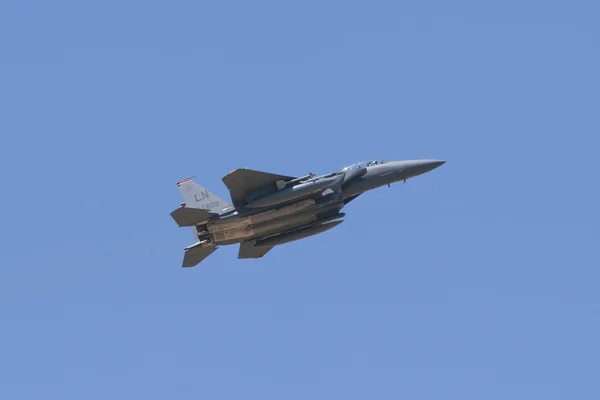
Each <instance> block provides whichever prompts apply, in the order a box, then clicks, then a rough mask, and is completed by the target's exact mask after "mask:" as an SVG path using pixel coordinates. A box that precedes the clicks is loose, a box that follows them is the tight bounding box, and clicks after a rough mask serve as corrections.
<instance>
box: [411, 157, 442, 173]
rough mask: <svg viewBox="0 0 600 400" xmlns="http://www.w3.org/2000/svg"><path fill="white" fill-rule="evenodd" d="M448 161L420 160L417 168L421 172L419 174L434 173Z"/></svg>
mask: <svg viewBox="0 0 600 400" xmlns="http://www.w3.org/2000/svg"><path fill="white" fill-rule="evenodd" d="M445 162H446V161H441V160H420V161H417V162H416V165H415V167H416V168H417V169H418V170H419V173H421V174H424V173H425V172H429V171H432V170H434V169H436V168H437V167H439V166H441V165H443V164H444V163H445Z"/></svg>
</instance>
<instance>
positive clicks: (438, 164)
mask: <svg viewBox="0 0 600 400" xmlns="http://www.w3.org/2000/svg"><path fill="white" fill-rule="evenodd" d="M445 163H446V161H441V160H430V161H429V162H428V163H427V165H428V167H429V168H430V169H429V171H431V170H434V169H436V168H437V167H441V166H442V165H444V164H445Z"/></svg>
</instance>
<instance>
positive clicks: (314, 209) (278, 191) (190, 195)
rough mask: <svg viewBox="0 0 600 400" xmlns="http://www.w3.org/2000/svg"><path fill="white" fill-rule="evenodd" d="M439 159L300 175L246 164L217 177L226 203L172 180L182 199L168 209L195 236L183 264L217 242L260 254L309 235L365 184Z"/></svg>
mask: <svg viewBox="0 0 600 400" xmlns="http://www.w3.org/2000/svg"><path fill="white" fill-rule="evenodd" d="M444 163H445V161H439V160H410V161H385V160H374V161H363V162H359V163H356V164H352V165H349V166H347V167H345V168H343V169H342V170H340V171H337V172H333V173H330V174H326V175H321V176H316V175H315V174H313V173H309V174H308V175H305V176H301V177H294V176H285V175H278V174H271V173H268V172H261V171H255V170H252V169H247V168H239V169H236V170H233V171H231V172H230V173H228V174H227V175H225V176H224V177H223V179H222V180H223V183H224V184H225V186H227V188H228V189H229V194H230V196H231V203H229V202H227V201H225V200H223V199H221V198H220V197H218V196H217V195H215V194H213V193H211V192H209V191H208V190H207V189H205V188H204V187H202V186H200V185H199V184H197V183H196V182H194V181H193V180H192V178H187V179H184V180H181V181H179V182H177V186H178V187H179V190H180V192H181V194H182V196H183V200H184V202H183V203H181V204H180V207H179V208H178V209H176V210H175V211H173V212H172V213H171V217H172V218H173V219H174V220H175V222H176V223H177V225H179V227H191V228H192V230H193V234H194V238H195V239H196V242H195V243H194V244H192V245H191V246H188V247H186V248H185V249H184V250H185V254H184V257H183V264H182V266H183V267H193V266H195V265H198V264H199V263H200V262H202V261H203V260H204V259H205V258H207V257H208V256H209V255H211V254H212V253H213V252H214V251H215V250H216V249H217V248H218V247H219V246H221V245H229V244H235V243H239V244H240V247H239V253H238V258H260V257H263V256H264V255H265V254H267V253H268V252H269V251H270V250H271V249H272V248H273V247H275V246H279V245H282V244H284V243H289V242H292V241H295V240H299V239H303V238H306V237H309V236H313V235H316V234H319V233H322V232H325V231H328V230H329V229H332V228H334V227H336V226H338V225H339V224H341V223H342V222H343V220H342V219H341V218H343V217H344V216H345V214H344V213H343V212H340V211H341V209H342V208H343V207H344V206H345V205H346V204H348V203H349V202H351V201H352V200H354V199H355V198H357V197H358V196H360V195H361V194H362V193H364V192H367V191H369V190H372V189H375V188H378V187H381V186H385V185H388V186H389V185H390V184H392V183H395V182H400V181H406V180H407V179H409V178H413V177H415V176H417V175H421V174H424V173H426V172H429V171H431V170H433V169H435V168H437V167H439V166H440V165H442V164H444Z"/></svg>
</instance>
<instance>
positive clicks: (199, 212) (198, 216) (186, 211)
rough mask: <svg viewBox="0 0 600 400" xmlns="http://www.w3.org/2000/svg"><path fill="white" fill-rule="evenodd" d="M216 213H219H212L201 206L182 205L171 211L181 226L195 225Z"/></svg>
mask: <svg viewBox="0 0 600 400" xmlns="http://www.w3.org/2000/svg"><path fill="white" fill-rule="evenodd" d="M215 215H218V214H215V213H211V212H210V211H207V210H203V209H201V208H190V207H180V208H178V209H177V210H175V211H173V212H172V213H171V217H172V218H173V219H174V220H175V222H177V225H179V227H182V226H194V225H196V224H199V223H200V222H204V221H206V220H209V219H211V218H212V217H214V216H215Z"/></svg>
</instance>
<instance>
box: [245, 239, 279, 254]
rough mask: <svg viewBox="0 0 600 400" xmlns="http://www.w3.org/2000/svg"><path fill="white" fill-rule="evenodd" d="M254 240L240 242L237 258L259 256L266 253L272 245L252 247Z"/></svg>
mask: <svg viewBox="0 0 600 400" xmlns="http://www.w3.org/2000/svg"><path fill="white" fill-rule="evenodd" d="M254 243H256V242H255V241H254V240H251V241H249V242H244V243H240V251H239V253H238V258H261V257H262V256H264V255H265V254H267V253H268V252H269V251H270V250H271V249H272V248H273V247H272V246H271V247H268V246H264V247H254Z"/></svg>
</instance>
